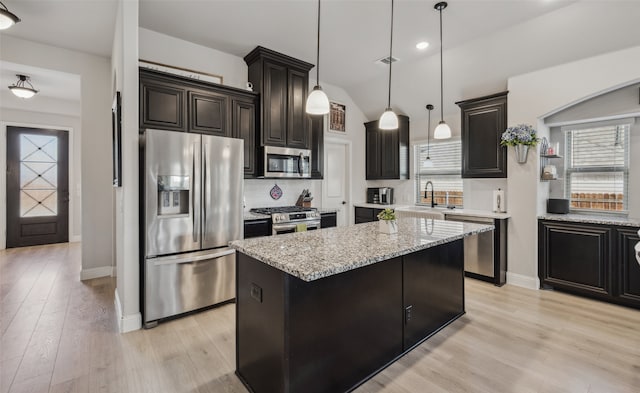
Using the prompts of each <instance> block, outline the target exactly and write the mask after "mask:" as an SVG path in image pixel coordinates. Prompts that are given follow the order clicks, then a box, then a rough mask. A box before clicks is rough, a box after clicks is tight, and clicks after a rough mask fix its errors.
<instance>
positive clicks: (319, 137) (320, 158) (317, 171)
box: [308, 116, 324, 179]
mask: <svg viewBox="0 0 640 393" xmlns="http://www.w3.org/2000/svg"><path fill="white" fill-rule="evenodd" d="M308 119H309V129H310V130H311V178H312V179H322V178H323V176H322V174H323V172H324V116H308Z"/></svg>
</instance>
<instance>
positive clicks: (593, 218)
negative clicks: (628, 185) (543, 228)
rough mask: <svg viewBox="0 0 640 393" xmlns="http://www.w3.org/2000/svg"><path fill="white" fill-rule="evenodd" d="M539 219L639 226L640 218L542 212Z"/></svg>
mask: <svg viewBox="0 0 640 393" xmlns="http://www.w3.org/2000/svg"><path fill="white" fill-rule="evenodd" d="M538 218H539V219H541V220H551V221H569V222H582V223H585V224H603V225H619V226H626V227H640V218H638V217H635V218H632V217H630V218H627V217H616V216H604V215H602V216H601V215H596V214H593V215H587V214H571V213H570V214H551V213H547V214H543V215H540V216H538Z"/></svg>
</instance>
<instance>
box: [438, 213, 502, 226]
mask: <svg viewBox="0 0 640 393" xmlns="http://www.w3.org/2000/svg"><path fill="white" fill-rule="evenodd" d="M445 220H446V221H458V222H470V223H472V224H485V225H493V224H494V221H493V218H489V217H474V216H464V215H462V214H456V215H453V214H446V215H445Z"/></svg>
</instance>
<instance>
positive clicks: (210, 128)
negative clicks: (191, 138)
mask: <svg viewBox="0 0 640 393" xmlns="http://www.w3.org/2000/svg"><path fill="white" fill-rule="evenodd" d="M228 101H229V96H228V95H224V94H216V93H213V92H205V91H189V125H190V127H189V131H190V132H200V133H203V134H209V135H216V136H223V137H231V128H230V127H227V124H226V123H227V108H228Z"/></svg>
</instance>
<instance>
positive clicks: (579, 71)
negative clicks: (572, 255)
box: [507, 47, 640, 287]
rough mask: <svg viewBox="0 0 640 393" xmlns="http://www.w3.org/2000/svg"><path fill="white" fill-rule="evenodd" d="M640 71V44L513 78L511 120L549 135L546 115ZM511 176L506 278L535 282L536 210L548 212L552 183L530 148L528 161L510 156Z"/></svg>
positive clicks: (533, 284)
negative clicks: (546, 202) (544, 178)
mask: <svg viewBox="0 0 640 393" xmlns="http://www.w3.org/2000/svg"><path fill="white" fill-rule="evenodd" d="M638 77H640V47H633V48H629V49H626V50H622V51H617V52H612V53H609V54H605V55H602V56H596V57H591V58H588V59H584V60H581V61H576V62H572V63H567V64H563V65H560V66H557V67H552V68H547V69H543V70H540V71H536V72H532V73H528V74H524V75H519V76H515V77H512V78H509V81H508V85H509V98H508V100H509V101H508V118H509V125H512V124H517V123H528V124H533V125H534V126H537V128H538V131H539V132H540V134H541V136H547V137H548V136H549V130H548V128H547V127H546V126H545V125H544V122H543V121H542V118H543V117H544V116H546V114H549V113H551V112H553V111H555V110H557V109H560V108H564V107H566V106H568V105H570V104H572V103H574V102H577V101H579V100H581V99H583V98H584V97H589V96H593V95H594V94H597V93H598V92H602V91H605V90H608V89H610V88H612V87H613V86H618V85H621V84H624V83H628V82H630V81H633V80H637V79H638ZM508 165H509V168H508V171H509V178H508V180H507V184H508V189H507V192H508V193H509V194H510V200H511V201H514V200H517V206H516V205H515V204H514V203H511V205H510V206H512V208H511V209H510V210H509V211H510V213H511V215H512V217H511V220H510V222H509V244H508V248H509V251H508V258H509V267H508V270H509V272H508V274H507V281H508V282H509V283H514V284H518V285H522V286H528V287H537V286H538V278H537V266H538V253H537V244H538V241H537V215H538V214H540V213H544V200H545V199H546V196H547V195H548V188H549V185H548V184H547V183H546V182H540V180H539V158H538V156H537V154H533V153H531V152H530V153H529V159H528V161H527V163H526V164H522V165H521V164H517V163H516V162H515V157H514V153H513V149H509V156H508Z"/></svg>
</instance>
